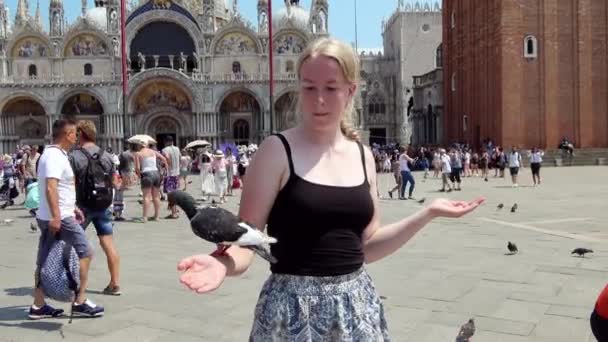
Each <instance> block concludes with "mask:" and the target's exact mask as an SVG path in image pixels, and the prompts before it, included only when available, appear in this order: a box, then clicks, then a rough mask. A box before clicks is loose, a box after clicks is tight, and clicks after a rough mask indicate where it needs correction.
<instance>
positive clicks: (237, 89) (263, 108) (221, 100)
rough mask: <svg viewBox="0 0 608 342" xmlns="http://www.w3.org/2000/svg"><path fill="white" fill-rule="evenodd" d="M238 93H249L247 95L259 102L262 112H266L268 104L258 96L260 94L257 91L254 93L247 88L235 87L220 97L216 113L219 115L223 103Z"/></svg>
mask: <svg viewBox="0 0 608 342" xmlns="http://www.w3.org/2000/svg"><path fill="white" fill-rule="evenodd" d="M236 92H243V93H247V94H249V95H251V96H252V97H253V98H254V99H255V100H256V101H257V103H258V104H259V105H260V110H262V111H264V110H265V109H266V107H267V103H265V102H264V101H263V100H262V98H261V97H260V96H258V94H257V93H256V92H255V91H253V90H251V89H249V88H247V87H234V88H229V89H227V90H226V91H225V92H224V93H223V94H222V96H220V97H219V99H218V101H217V103H216V105H215V111H216V112H217V113H219V112H220V109H221V106H222V103H223V102H224V100H225V99H226V98H227V97H228V96H230V95H231V94H232V93H236Z"/></svg>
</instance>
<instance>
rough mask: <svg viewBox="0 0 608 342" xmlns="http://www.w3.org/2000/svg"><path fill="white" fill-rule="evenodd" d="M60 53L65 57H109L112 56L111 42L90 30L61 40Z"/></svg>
mask: <svg viewBox="0 0 608 342" xmlns="http://www.w3.org/2000/svg"><path fill="white" fill-rule="evenodd" d="M61 53H62V56H65V57H100V56H103V57H109V56H112V41H111V40H110V39H109V38H108V37H107V36H104V35H103V34H101V33H100V32H98V31H95V30H91V29H89V30H86V31H78V32H72V34H70V35H69V36H68V37H66V38H65V39H64V40H63V45H62V46H61Z"/></svg>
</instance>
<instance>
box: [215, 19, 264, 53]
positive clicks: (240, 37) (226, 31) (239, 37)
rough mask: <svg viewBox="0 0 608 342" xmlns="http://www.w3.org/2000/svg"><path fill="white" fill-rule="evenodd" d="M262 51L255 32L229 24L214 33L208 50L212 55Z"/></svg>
mask: <svg viewBox="0 0 608 342" xmlns="http://www.w3.org/2000/svg"><path fill="white" fill-rule="evenodd" d="M262 51H263V48H262V44H261V42H260V40H259V39H257V36H256V33H255V32H253V31H252V30H250V29H249V28H247V27H244V26H240V25H235V24H232V25H230V24H229V25H227V26H224V27H223V28H222V29H220V31H219V32H217V33H216V35H215V37H214V38H213V40H212V41H211V44H210V47H209V51H208V52H209V53H210V54H212V55H237V56H238V55H246V54H259V53H261V52H262Z"/></svg>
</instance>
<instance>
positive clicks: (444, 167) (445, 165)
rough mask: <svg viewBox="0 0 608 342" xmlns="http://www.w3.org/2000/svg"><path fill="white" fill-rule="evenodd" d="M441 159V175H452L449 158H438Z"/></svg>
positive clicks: (444, 156)
mask: <svg viewBox="0 0 608 342" xmlns="http://www.w3.org/2000/svg"><path fill="white" fill-rule="evenodd" d="M440 158H441V173H452V165H450V156H448V155H447V154H445V155H443V156H441V157H440Z"/></svg>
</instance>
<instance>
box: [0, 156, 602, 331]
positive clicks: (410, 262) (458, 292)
mask: <svg viewBox="0 0 608 342" xmlns="http://www.w3.org/2000/svg"><path fill="white" fill-rule="evenodd" d="M606 170H608V168H606V167H604V168H600V167H587V168H576V167H573V168H551V169H549V168H548V169H546V170H545V169H543V178H544V181H545V183H544V184H543V186H541V187H538V188H525V187H520V188H518V189H512V188H510V187H504V185H506V184H508V182H509V181H508V179H505V180H500V179H493V178H490V182H488V183H486V182H483V181H482V180H480V179H478V178H467V179H465V183H464V186H463V188H464V190H463V191H462V192H460V193H450V194H439V193H437V192H436V190H437V189H438V188H439V186H440V181H439V180H437V179H429V180H427V181H426V182H421V181H419V182H418V183H417V189H416V193H415V196H418V197H427V203H428V202H431V201H432V199H433V198H436V197H439V196H447V197H449V198H454V199H455V198H458V199H471V198H474V197H476V196H478V195H484V196H485V197H486V198H487V204H486V205H484V206H482V207H480V208H479V209H478V210H477V211H476V212H475V213H473V214H471V215H470V216H468V217H466V218H462V219H460V220H452V219H438V220H436V221H434V222H433V223H431V224H430V225H429V226H428V227H426V228H425V229H424V230H423V231H421V232H420V233H419V234H417V236H415V237H414V239H412V240H411V241H410V242H409V243H408V244H407V245H406V246H404V247H403V248H401V249H400V250H398V251H397V252H395V253H394V254H393V255H391V256H389V257H387V258H385V259H383V260H382V261H379V262H376V263H373V264H370V265H366V268H367V270H368V272H369V273H370V275H371V276H372V278H373V280H374V283H375V286H376V289H377V292H378V293H379V294H380V295H381V296H384V297H385V299H384V300H383V302H384V306H385V313H386V316H387V321H388V324H389V329H390V331H391V337H392V339H393V340H394V341H406V342H409V341H411V342H420V341H429V342H443V341H450V342H453V341H454V338H455V336H456V334H457V332H458V330H459V328H460V326H461V325H462V324H463V323H464V322H466V321H467V320H468V319H469V318H470V317H475V318H476V323H477V327H478V332H477V334H476V336H475V339H474V341H475V342H486V341H488V342H591V341H593V339H592V338H591V337H590V332H589V321H588V317H589V315H590V313H591V309H592V307H593V304H594V302H595V299H596V297H597V294H598V293H599V292H600V290H601V289H602V288H603V287H604V286H605V281H606V279H607V278H608V236H604V235H602V232H603V230H605V228H604V225H603V224H604V222H608V211H607V210H605V209H606V205H605V199H606V198H608V183H606V182H604V181H602V179H603V177H604V175H605V172H606ZM415 177H417V178H418V179H419V180H420V178H419V175H418V174H416V175H415ZM526 177H527V176H526ZM526 177H524V178H523V180H522V181H523V182H527V181H528V180H527V178H526ZM564 179H566V180H573V181H571V182H564ZM193 180H194V184H193V185H195V186H196V185H197V182H198V181H199V180H198V177H195V178H193ZM574 180H576V181H574ZM390 185H392V179H391V177H390V175H381V177H380V178H379V187H380V189H381V190H382V189H387V188H388V187H389V186H390ZM191 189H197V188H195V187H192V188H191ZM137 192H138V190H137V189H134V190H133V191H130V192H128V193H127V195H128V196H127V199H126V200H127V208H128V209H127V216H128V217H130V216H134V215H139V214H140V213H139V210H140V206H139V205H138V204H137V203H136V201H137V200H138V199H139V197H138V196H137ZM381 192H382V191H381ZM197 195H198V194H197ZM238 199H239V198H238V196H235V197H229V198H228V201H229V203H228V204H227V205H226V207H227V208H229V209H230V210H236V209H237V208H238V207H237V201H238ZM18 202H20V201H19V200H18ZM499 202H504V203H505V204H506V205H507V206H509V205H511V204H512V203H514V202H517V203H518V204H519V205H520V210H519V211H518V212H517V213H515V214H512V213H510V212H509V211H508V210H503V211H497V210H496V204H497V203H499ZM380 208H381V210H382V214H381V218H382V222H383V223H390V222H394V221H395V220H399V219H401V218H403V217H405V216H406V215H409V214H411V213H414V212H416V210H419V209H420V208H421V206H420V205H418V204H417V203H415V202H413V201H397V200H392V201H391V200H381V201H380ZM163 210H165V209H164V208H163ZM572 213H576V214H575V215H572ZM24 214H27V213H26V211H25V210H23V209H20V208H16V210H5V211H0V216H1V217H2V218H3V219H4V218H5V217H6V218H15V222H14V224H13V225H11V226H1V227H0V275H1V276H0V303H2V307H0V341H27V342H29V341H64V342H65V341H68V342H69V341H79V342H80V341H83V342H88V341H112V342H115V341H116V342H122V341H154V342H156V341H176V342H177V341H217V342H221V341H227V342H228V341H230V342H232V341H243V340H247V338H248V335H249V331H250V329H251V323H252V320H253V309H254V306H255V303H256V301H257V298H258V295H259V291H260V288H261V287H262V285H263V283H264V281H265V279H266V278H267V276H268V274H269V270H268V264H266V263H265V262H263V261H261V260H260V258H256V260H255V261H254V263H253V265H252V267H251V268H250V269H249V270H248V272H247V273H245V275H243V276H242V277H239V278H233V279H227V280H226V281H225V282H224V284H223V285H222V287H221V288H220V289H219V290H218V291H216V292H214V293H211V294H206V295H196V294H193V293H191V292H190V291H188V290H187V289H185V288H184V287H183V286H182V285H181V284H180V283H179V281H178V277H179V274H178V272H177V271H176V265H177V263H178V261H179V260H180V259H181V258H183V257H186V256H189V255H193V254H200V253H208V252H210V251H211V250H213V248H214V246H213V245H211V244H209V243H206V242H204V241H202V240H200V239H198V238H196V237H194V235H193V234H192V232H191V230H190V228H189V226H188V222H187V220H186V218H185V217H184V216H183V215H182V217H180V219H178V220H174V221H164V220H161V221H160V222H157V223H149V224H146V225H143V224H135V223H130V222H126V223H117V224H116V229H115V241H116V245H117V248H118V251H119V253H120V255H121V259H122V263H121V273H122V274H121V279H122V284H121V286H122V288H123V292H124V294H123V295H122V296H118V297H111V296H104V295H102V294H100V293H99V292H100V290H101V289H103V288H104V287H105V286H106V285H107V282H108V271H107V266H106V261H105V257H104V256H103V252H102V251H101V249H100V247H99V242H98V238H97V237H96V236H95V233H94V230H93V229H88V230H87V238H88V239H89V240H90V241H91V243H92V244H93V246H94V248H95V257H94V259H93V262H92V266H91V272H90V276H89V286H90V288H89V290H90V291H89V293H88V295H89V297H90V298H91V299H92V300H93V301H95V302H97V303H100V304H102V305H104V307H105V308H106V316H105V317H103V318H101V319H95V320H83V319H78V320H74V322H73V323H72V324H67V320H65V319H54V320H45V321H39V322H31V321H28V320H26V312H25V308H26V307H27V306H28V305H30V304H31V302H32V297H31V286H32V283H33V279H32V274H33V271H34V269H33V265H34V263H35V256H36V251H35V246H36V244H37V242H38V236H39V233H30V232H29V222H30V221H31V220H30V219H28V218H23V217H22V218H20V217H19V216H25V215H24ZM573 216H575V218H583V219H584V221H580V222H578V221H577V222H575V221H568V220H569V219H572V218H573ZM483 219H492V220H494V221H492V222H488V221H487V220H486V221H484V220H483ZM548 220H551V221H553V223H542V222H541V223H539V224H535V223H534V222H538V221H548ZM561 220H564V221H561ZM504 223H518V224H520V225H523V226H533V227H537V228H542V229H545V230H550V231H555V232H556V233H557V235H556V234H545V233H542V232H539V231H532V230H528V229H522V228H518V227H513V226H509V225H507V224H504ZM560 232H569V233H572V234H578V235H581V236H582V235H585V236H587V235H589V236H594V237H596V238H598V239H604V240H602V241H600V242H594V243H583V242H581V241H578V240H574V239H566V238H564V237H561V236H559V233H560ZM604 233H605V232H604ZM509 240H511V241H516V243H517V244H518V246H520V250H521V252H520V253H519V254H517V255H514V256H506V255H505V252H506V242H507V241H509ZM580 246H585V247H590V248H592V249H593V250H595V253H594V254H593V255H592V256H590V257H589V258H584V259H583V258H576V257H572V256H571V255H570V251H571V250H572V249H573V248H576V247H580ZM51 303H52V304H53V305H57V306H59V307H63V308H66V307H67V305H65V304H62V303H54V302H52V301H51ZM62 334H63V335H62Z"/></svg>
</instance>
